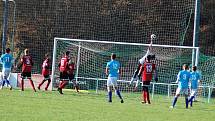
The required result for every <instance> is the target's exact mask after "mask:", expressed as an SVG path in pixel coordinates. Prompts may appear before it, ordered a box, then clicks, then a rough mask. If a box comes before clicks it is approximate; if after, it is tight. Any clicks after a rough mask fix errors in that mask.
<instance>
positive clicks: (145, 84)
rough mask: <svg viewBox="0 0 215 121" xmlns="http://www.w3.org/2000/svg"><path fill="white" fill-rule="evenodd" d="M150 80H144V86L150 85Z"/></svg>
mask: <svg viewBox="0 0 215 121" xmlns="http://www.w3.org/2000/svg"><path fill="white" fill-rule="evenodd" d="M150 82H151V81H143V82H142V83H143V84H142V86H149V85H150Z"/></svg>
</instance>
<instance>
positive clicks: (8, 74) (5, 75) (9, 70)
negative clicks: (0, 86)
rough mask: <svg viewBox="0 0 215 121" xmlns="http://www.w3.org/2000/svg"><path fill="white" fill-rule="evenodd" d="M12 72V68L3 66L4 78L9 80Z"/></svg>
mask: <svg viewBox="0 0 215 121" xmlns="http://www.w3.org/2000/svg"><path fill="white" fill-rule="evenodd" d="M10 73H11V68H3V69H2V78H3V79H7V80H8V79H9V76H10Z"/></svg>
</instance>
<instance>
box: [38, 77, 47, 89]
mask: <svg viewBox="0 0 215 121" xmlns="http://www.w3.org/2000/svg"><path fill="white" fill-rule="evenodd" d="M45 81H46V78H45V76H44V79H43V80H42V81H41V82H40V83H39V85H38V87H37V89H38V90H40V87H41V86H42V85H43V83H44V82H45Z"/></svg>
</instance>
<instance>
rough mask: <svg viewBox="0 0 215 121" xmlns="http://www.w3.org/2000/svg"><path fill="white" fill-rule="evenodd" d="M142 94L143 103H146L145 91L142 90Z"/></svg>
mask: <svg viewBox="0 0 215 121" xmlns="http://www.w3.org/2000/svg"><path fill="white" fill-rule="evenodd" d="M142 96H143V101H144V103H146V91H143V93H142Z"/></svg>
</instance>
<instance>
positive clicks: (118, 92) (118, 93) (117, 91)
mask: <svg viewBox="0 0 215 121" xmlns="http://www.w3.org/2000/svg"><path fill="white" fill-rule="evenodd" d="M116 94H117V95H118V97H119V98H120V99H122V96H121V94H120V91H119V90H116Z"/></svg>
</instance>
